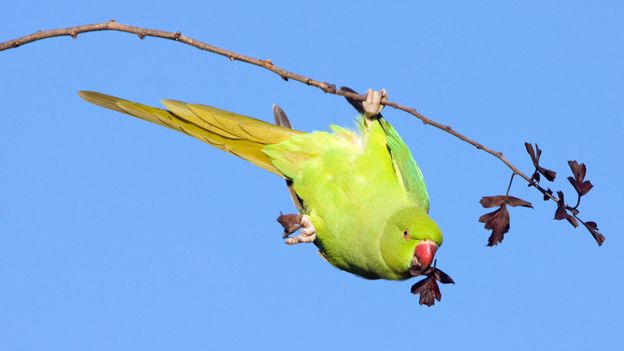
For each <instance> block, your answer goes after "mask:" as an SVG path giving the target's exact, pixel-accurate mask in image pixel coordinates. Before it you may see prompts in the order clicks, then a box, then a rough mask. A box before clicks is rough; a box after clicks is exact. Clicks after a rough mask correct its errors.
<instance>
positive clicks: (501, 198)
mask: <svg viewBox="0 0 624 351" xmlns="http://www.w3.org/2000/svg"><path fill="white" fill-rule="evenodd" d="M479 203H481V206H483V207H485V208H491V207H499V206H500V205H502V204H503V203H506V204H507V205H509V206H512V207H516V206H523V207H530V208H533V205H531V203H530V202H528V201H525V200H522V199H520V198H517V197H515V196H505V195H495V196H484V197H482V198H481V200H480V201H479Z"/></svg>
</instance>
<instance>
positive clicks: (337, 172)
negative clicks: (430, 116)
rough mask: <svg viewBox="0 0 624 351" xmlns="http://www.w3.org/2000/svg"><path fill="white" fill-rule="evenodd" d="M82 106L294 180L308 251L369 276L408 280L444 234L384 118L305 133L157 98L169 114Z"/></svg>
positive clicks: (127, 106)
mask: <svg viewBox="0 0 624 351" xmlns="http://www.w3.org/2000/svg"><path fill="white" fill-rule="evenodd" d="M79 94H80V96H81V97H83V98H84V99H85V100H87V101H89V102H91V103H94V104H96V105H100V106H103V107H106V108H109V109H112V110H116V111H119V112H122V113H126V114H129V115H132V116H135V117H138V118H141V119H144V120H146V121H149V122H153V123H157V124H160V125H164V126H166V127H168V128H171V129H174V130H177V131H181V132H183V133H186V134H188V135H191V136H193V137H195V138H197V139H199V140H202V141H204V142H206V143H208V144H210V145H212V146H215V147H217V148H219V149H221V150H224V151H226V152H229V153H231V154H234V155H236V156H238V157H241V158H243V159H245V160H248V161H250V162H252V163H253V164H255V165H257V166H259V167H261V168H263V169H266V170H268V171H270V172H272V173H274V174H276V175H278V176H280V177H283V178H285V179H290V180H292V183H293V187H294V190H295V191H296V193H297V194H298V196H299V197H300V198H301V199H302V200H303V203H304V209H303V211H304V212H305V214H306V215H307V216H308V217H309V218H310V220H311V222H312V223H313V225H314V227H315V228H316V234H317V238H316V240H315V244H316V245H317V246H318V247H319V249H320V251H321V253H322V254H323V255H324V256H325V257H326V258H327V260H328V261H329V262H330V263H332V264H333V265H334V266H336V267H338V268H340V269H343V270H345V271H348V272H351V273H354V274H357V275H360V276H362V277H365V278H369V279H378V278H383V279H405V278H409V277H410V276H411V275H410V273H409V269H410V266H411V265H412V257H413V255H414V250H415V247H416V245H417V244H418V243H420V242H422V241H424V240H429V241H432V242H434V243H436V244H437V245H440V244H441V243H442V235H441V232H440V230H439V228H438V227H437V225H436V224H435V222H433V220H431V218H430V217H429V216H428V215H427V212H428V206H429V201H428V195H427V191H426V187H425V183H424V180H423V177H422V174H421V172H420V169H419V168H418V166H417V165H416V163H415V161H414V160H413V158H412V155H411V152H410V151H409V149H408V148H407V146H406V145H405V144H404V143H403V141H402V140H401V138H400V137H399V136H398V134H397V133H396V131H395V130H394V128H392V126H390V125H389V124H388V123H387V122H386V121H385V120H383V119H382V118H378V119H373V120H367V119H364V118H362V119H360V120H359V130H358V131H352V130H348V129H344V128H341V127H338V126H331V129H332V131H333V132H332V133H327V132H313V133H302V132H298V131H295V130H292V129H288V128H284V127H280V126H276V125H272V124H269V123H266V122H263V121H260V120H257V119H254V118H251V117H246V116H242V115H238V114H235V113H231V112H228V111H224V110H220V109H216V108H214V107H209V106H205V105H195V104H187V103H183V102H179V101H174V100H164V101H163V104H164V105H165V106H166V107H167V110H163V109H158V108H154V107H150V106H145V105H142V104H138V103H134V102H130V101H127V100H123V99H119V98H116V97H113V96H109V95H105V94H101V93H96V92H88V91H82V92H80V93H79Z"/></svg>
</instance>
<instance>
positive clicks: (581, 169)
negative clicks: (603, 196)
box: [568, 160, 594, 196]
mask: <svg viewBox="0 0 624 351" xmlns="http://www.w3.org/2000/svg"><path fill="white" fill-rule="evenodd" d="M568 165H569V166H570V169H571V170H572V174H573V175H574V177H568V181H569V182H570V184H572V186H573V187H574V190H576V192H577V193H578V195H579V196H583V195H585V194H587V193H588V192H589V191H590V190H591V188H593V187H594V186H593V185H592V183H591V182H590V181H589V180H585V174H587V167H586V166H585V164H584V163H581V164H579V163H578V162H576V161H574V160H571V161H568Z"/></svg>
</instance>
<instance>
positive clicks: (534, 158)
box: [524, 143, 557, 183]
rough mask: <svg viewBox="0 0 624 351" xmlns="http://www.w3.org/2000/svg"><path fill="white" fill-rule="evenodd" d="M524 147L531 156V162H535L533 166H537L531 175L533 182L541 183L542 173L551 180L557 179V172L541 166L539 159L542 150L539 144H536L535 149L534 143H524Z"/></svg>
mask: <svg viewBox="0 0 624 351" xmlns="http://www.w3.org/2000/svg"><path fill="white" fill-rule="evenodd" d="M524 147H525V148H526V150H527V152H528V153H529V156H531V162H533V166H534V167H535V172H533V174H532V175H531V182H536V183H539V181H540V173H541V174H542V175H543V176H544V177H545V178H546V179H547V180H549V181H551V182H552V181H553V180H555V178H556V177H557V172H555V171H553V170H551V169H547V168H544V167H542V166H540V164H539V161H540V157H542V150H540V148H539V146H537V144H535V150H534V149H533V145H531V144H529V143H524Z"/></svg>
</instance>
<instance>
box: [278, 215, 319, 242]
mask: <svg viewBox="0 0 624 351" xmlns="http://www.w3.org/2000/svg"><path fill="white" fill-rule="evenodd" d="M277 221H278V222H279V223H280V224H281V225H282V227H283V228H284V239H286V240H284V242H285V243H286V244H287V245H295V244H299V243H311V242H313V241H314V240H315V239H316V229H315V228H314V225H312V222H310V219H309V218H308V216H306V215H301V214H280V216H279V217H277ZM297 230H299V235H295V236H291V237H288V236H289V235H290V234H292V233H294V232H296V231H297Z"/></svg>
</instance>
